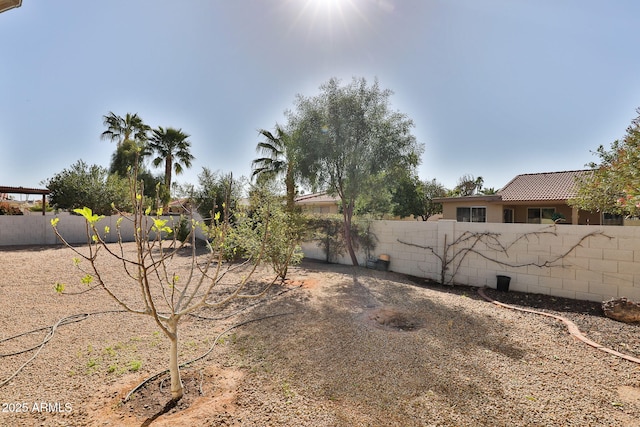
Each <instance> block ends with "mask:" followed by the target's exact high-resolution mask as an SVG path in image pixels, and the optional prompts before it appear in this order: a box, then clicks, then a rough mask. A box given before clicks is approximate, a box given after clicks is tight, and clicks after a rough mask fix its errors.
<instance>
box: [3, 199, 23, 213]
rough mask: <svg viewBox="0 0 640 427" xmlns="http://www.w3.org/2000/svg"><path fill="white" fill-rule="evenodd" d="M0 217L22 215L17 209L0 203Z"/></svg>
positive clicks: (6, 203) (5, 203)
mask: <svg viewBox="0 0 640 427" xmlns="http://www.w3.org/2000/svg"><path fill="white" fill-rule="evenodd" d="M0 215H24V214H23V213H22V211H21V210H20V208H19V207H17V206H15V205H11V204H9V203H8V202H0Z"/></svg>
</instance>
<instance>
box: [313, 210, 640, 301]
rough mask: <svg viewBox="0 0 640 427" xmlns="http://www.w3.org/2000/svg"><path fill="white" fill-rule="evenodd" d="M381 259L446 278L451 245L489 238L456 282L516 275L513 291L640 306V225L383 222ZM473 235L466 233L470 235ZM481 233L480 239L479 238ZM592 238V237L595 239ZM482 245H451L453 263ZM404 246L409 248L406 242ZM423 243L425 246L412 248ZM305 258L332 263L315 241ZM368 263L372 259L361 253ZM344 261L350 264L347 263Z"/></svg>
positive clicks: (377, 227)
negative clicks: (385, 257) (443, 261)
mask: <svg viewBox="0 0 640 427" xmlns="http://www.w3.org/2000/svg"><path fill="white" fill-rule="evenodd" d="M373 231H374V233H375V234H376V236H377V238H378V244H377V247H376V249H375V251H374V255H375V257H377V256H378V255H380V254H388V255H390V257H391V262H390V265H389V268H390V270H392V271H395V272H399V273H405V274H410V275H413V276H417V277H424V278H429V279H433V280H439V279H440V273H441V261H440V259H439V258H438V256H436V255H434V254H433V253H432V252H431V251H430V250H429V249H423V248H420V247H418V246H422V247H431V248H433V249H434V251H435V253H437V254H438V255H439V256H440V257H441V258H442V257H443V254H444V247H445V242H446V245H451V243H452V242H454V241H455V240H456V239H458V238H460V237H461V236H463V235H464V236H467V237H469V236H480V235H482V236H484V237H483V239H482V241H480V242H477V243H476V244H475V246H474V247H473V251H466V256H465V257H464V259H462V261H461V262H460V263H458V262H455V261H454V262H452V263H450V264H449V272H451V271H453V270H455V269H456V268H457V272H456V275H455V277H454V280H453V281H454V282H456V283H461V284H468V285H472V286H479V287H483V286H488V287H492V288H495V287H496V275H506V276H509V277H511V283H510V290H515V291H522V292H530V293H541V294H550V295H555V296H561V297H568V298H575V299H583V300H591V301H603V300H605V299H609V298H612V297H627V298H630V299H633V300H636V301H640V227H619V226H580V225H558V226H553V225H551V226H549V225H538V224H501V223H495V224H491V223H462V222H456V221H451V220H441V221H438V222H405V221H376V222H375V223H374V224H373ZM465 233H466V234H465ZM474 233H475V234H474ZM587 236H588V237H587ZM474 241H475V239H474V238H471V239H469V240H467V241H466V242H464V243H459V244H458V245H456V246H455V247H451V248H450V250H449V251H448V256H447V259H451V257H452V256H453V255H454V254H456V253H457V254H458V255H461V254H463V253H465V249H468V248H469V247H470V245H471V244H472V242H474ZM401 242H404V243H401ZM411 245H417V246H411ZM303 250H304V251H305V255H306V256H309V257H312V258H317V259H324V254H323V253H322V251H321V250H320V249H319V248H317V246H316V245H315V244H314V243H305V245H304V246H303ZM359 258H360V262H361V263H362V264H363V265H364V261H365V258H366V257H365V256H364V254H360V256H359ZM341 263H345V264H349V263H350V262H349V259H348V258H345V257H343V258H342V259H341Z"/></svg>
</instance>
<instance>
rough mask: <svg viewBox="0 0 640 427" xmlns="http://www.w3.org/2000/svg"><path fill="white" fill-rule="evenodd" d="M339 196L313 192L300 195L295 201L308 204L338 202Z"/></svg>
mask: <svg viewBox="0 0 640 427" xmlns="http://www.w3.org/2000/svg"><path fill="white" fill-rule="evenodd" d="M339 200H340V199H338V198H337V197H334V196H330V195H329V194H327V193H313V194H305V195H302V196H298V197H296V199H295V202H296V203H298V204H307V203H336V202H337V201H339Z"/></svg>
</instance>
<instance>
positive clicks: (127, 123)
mask: <svg viewBox="0 0 640 427" xmlns="http://www.w3.org/2000/svg"><path fill="white" fill-rule="evenodd" d="M102 123H103V124H104V125H105V126H106V127H107V130H105V131H104V132H102V134H101V135H100V139H108V140H110V141H111V142H113V141H116V143H117V146H118V147H120V144H122V143H123V142H124V141H130V140H134V141H136V142H137V143H138V145H140V144H142V143H144V142H145V141H146V140H147V133H148V132H149V130H150V129H151V127H149V126H148V125H146V124H145V123H144V121H143V120H142V119H141V118H140V116H138V113H135V114H131V113H127V114H126V115H125V116H124V117H120V116H118V115H117V114H115V113H114V112H113V111H109V114H107V115H105V116H102Z"/></svg>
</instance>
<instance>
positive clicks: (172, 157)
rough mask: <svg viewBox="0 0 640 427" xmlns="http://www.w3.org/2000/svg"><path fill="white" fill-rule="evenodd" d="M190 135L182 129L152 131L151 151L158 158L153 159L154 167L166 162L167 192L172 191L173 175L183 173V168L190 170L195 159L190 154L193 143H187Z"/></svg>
mask: <svg viewBox="0 0 640 427" xmlns="http://www.w3.org/2000/svg"><path fill="white" fill-rule="evenodd" d="M189 136H190V135H188V134H186V133H184V132H182V129H174V128H166V129H164V128H162V126H158V129H154V130H153V131H152V135H151V138H150V139H149V145H148V148H149V151H150V152H151V153H155V154H156V155H157V157H156V158H155V159H153V165H154V166H159V165H160V164H161V163H162V162H164V184H165V187H166V191H167V192H170V191H171V173H172V171H175V173H176V175H180V174H181V173H182V170H183V168H190V167H191V161H192V160H193V159H194V157H193V156H192V155H191V153H190V152H189V149H190V148H191V142H189V141H187V139H188V138H189Z"/></svg>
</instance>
